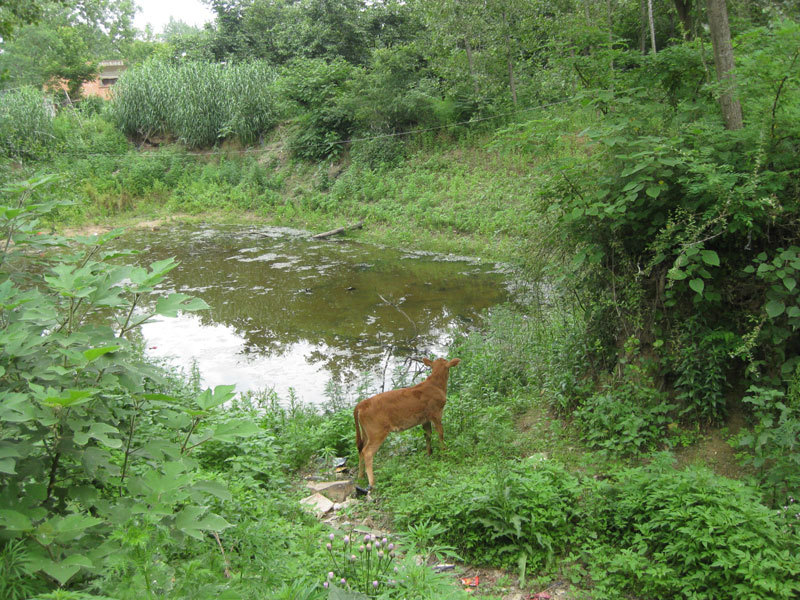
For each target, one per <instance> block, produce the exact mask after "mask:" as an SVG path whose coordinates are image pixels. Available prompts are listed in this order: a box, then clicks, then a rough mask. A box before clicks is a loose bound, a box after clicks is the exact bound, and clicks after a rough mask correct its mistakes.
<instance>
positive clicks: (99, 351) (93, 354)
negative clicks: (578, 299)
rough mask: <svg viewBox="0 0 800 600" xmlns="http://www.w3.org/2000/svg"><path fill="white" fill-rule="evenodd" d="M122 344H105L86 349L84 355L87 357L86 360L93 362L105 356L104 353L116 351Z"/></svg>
mask: <svg viewBox="0 0 800 600" xmlns="http://www.w3.org/2000/svg"><path fill="white" fill-rule="evenodd" d="M121 347H122V346H103V347H102V348H90V349H89V350H86V351H85V352H84V353H83V355H84V356H85V357H86V360H87V361H89V362H92V361H93V360H96V359H98V358H100V357H101V356H103V355H104V354H108V353H109V352H116V351H117V350H119V349H120V348H121Z"/></svg>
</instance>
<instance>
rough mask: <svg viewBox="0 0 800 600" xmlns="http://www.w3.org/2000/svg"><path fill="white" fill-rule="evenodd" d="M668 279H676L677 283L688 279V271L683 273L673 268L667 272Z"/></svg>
mask: <svg viewBox="0 0 800 600" xmlns="http://www.w3.org/2000/svg"><path fill="white" fill-rule="evenodd" d="M667 277H668V278H669V279H674V280H675V281H681V280H682V279H686V271H681V270H680V269H678V268H676V267H673V268H671V269H670V270H669V271H667Z"/></svg>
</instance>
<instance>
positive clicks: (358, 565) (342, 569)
mask: <svg viewBox="0 0 800 600" xmlns="http://www.w3.org/2000/svg"><path fill="white" fill-rule="evenodd" d="M357 537H358V536H357V535H356V534H353V533H351V534H350V535H345V536H343V537H342V538H341V541H339V540H338V539H337V537H336V535H335V534H333V533H331V534H330V535H329V536H328V541H327V542H325V549H326V550H327V551H328V556H329V557H330V560H331V565H332V570H331V571H329V572H328V576H327V578H326V580H325V582H324V583H323V584H322V585H323V586H324V587H325V588H328V587H329V586H330V585H331V584H332V583H333V584H336V585H339V586H341V587H345V588H348V589H352V590H357V591H359V592H363V593H365V594H366V595H367V596H376V595H377V594H378V592H379V590H380V588H381V586H383V585H395V581H394V580H392V579H389V578H388V576H389V574H390V573H397V567H394V568H392V562H393V560H394V558H395V556H396V552H395V547H394V544H393V543H392V542H390V541H389V539H388V538H386V537H384V538H382V539H381V538H378V537H377V536H374V535H372V534H369V533H368V534H366V535H365V536H364V537H363V543H362V540H360V539H357Z"/></svg>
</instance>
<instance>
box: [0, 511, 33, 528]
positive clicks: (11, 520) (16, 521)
mask: <svg viewBox="0 0 800 600" xmlns="http://www.w3.org/2000/svg"><path fill="white" fill-rule="evenodd" d="M0 527H2V528H4V529H7V530H8V531H30V530H31V529H33V523H31V520H30V518H28V516H27V515H24V514H22V513H21V512H18V511H16V510H7V509H6V510H0Z"/></svg>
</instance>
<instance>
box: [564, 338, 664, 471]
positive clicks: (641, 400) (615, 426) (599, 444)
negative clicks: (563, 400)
mask: <svg viewBox="0 0 800 600" xmlns="http://www.w3.org/2000/svg"><path fill="white" fill-rule="evenodd" d="M635 348H638V341H637V340H636V339H635V338H632V339H631V340H629V341H628V344H627V345H626V350H627V352H626V353H625V357H623V358H621V359H620V362H621V363H622V364H624V370H623V374H622V377H621V378H619V380H616V381H612V382H611V383H609V384H607V385H605V386H604V388H603V389H602V390H601V391H599V392H597V393H595V394H593V395H592V396H591V397H589V399H588V400H586V402H584V403H583V405H582V406H580V407H578V408H577V409H576V410H575V412H574V416H575V419H576V421H577V423H578V424H579V425H580V427H581V434H582V436H583V438H584V439H585V440H586V442H587V443H588V444H589V445H590V446H592V447H594V448H598V449H601V450H604V451H607V452H609V453H611V454H613V455H617V456H626V455H637V454H643V453H647V452H650V451H652V450H655V449H656V448H658V446H659V445H660V444H661V443H663V441H664V434H665V432H666V430H667V424H668V423H669V422H670V421H671V419H670V417H669V414H670V411H671V410H672V409H674V408H675V407H674V405H672V404H669V403H668V402H667V395H666V394H665V393H663V392H659V391H658V390H657V389H656V387H655V384H654V382H653V379H652V376H651V375H650V374H649V372H648V369H647V367H645V366H642V365H640V364H638V363H636V362H631V360H632V357H633V356H634V354H635V353H634V349H635ZM637 360H638V359H637Z"/></svg>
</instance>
